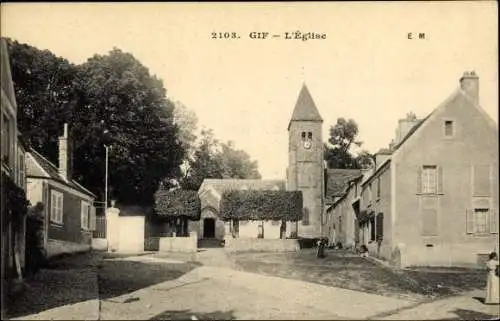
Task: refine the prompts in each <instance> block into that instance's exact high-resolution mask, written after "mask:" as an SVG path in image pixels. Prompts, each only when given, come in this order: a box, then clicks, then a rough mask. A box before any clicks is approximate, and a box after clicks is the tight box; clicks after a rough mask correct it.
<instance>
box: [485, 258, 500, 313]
mask: <svg viewBox="0 0 500 321" xmlns="http://www.w3.org/2000/svg"><path fill="white" fill-rule="evenodd" d="M486 268H487V269H488V282H487V284H486V298H485V300H484V303H486V304H499V303H500V299H499V296H498V292H499V287H500V284H499V283H498V282H499V281H498V256H497V253H496V252H492V253H491V254H490V256H489V260H488V262H486Z"/></svg>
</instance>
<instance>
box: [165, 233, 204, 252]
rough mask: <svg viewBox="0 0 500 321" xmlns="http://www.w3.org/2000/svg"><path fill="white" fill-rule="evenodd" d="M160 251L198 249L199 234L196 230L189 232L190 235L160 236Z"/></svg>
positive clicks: (193, 250) (192, 250)
mask: <svg viewBox="0 0 500 321" xmlns="http://www.w3.org/2000/svg"><path fill="white" fill-rule="evenodd" d="M159 251H160V252H187V253H196V252H197V251H198V236H197V233H196V232H191V233H189V237H177V236H174V237H160V248H159Z"/></svg>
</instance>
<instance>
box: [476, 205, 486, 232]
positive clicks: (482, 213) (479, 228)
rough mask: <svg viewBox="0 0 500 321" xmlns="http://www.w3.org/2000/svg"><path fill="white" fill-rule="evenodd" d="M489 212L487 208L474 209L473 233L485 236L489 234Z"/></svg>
mask: <svg viewBox="0 0 500 321" xmlns="http://www.w3.org/2000/svg"><path fill="white" fill-rule="evenodd" d="M489 218H490V211H489V209H487V208H475V209H474V233H477V234H485V233H489V232H490V220H489Z"/></svg>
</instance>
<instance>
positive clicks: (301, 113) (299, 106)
mask: <svg viewBox="0 0 500 321" xmlns="http://www.w3.org/2000/svg"><path fill="white" fill-rule="evenodd" d="M294 120H311V121H323V119H322V118H321V116H320V114H319V111H318V109H317V108H316V105H315V104H314V101H313V99H312V97H311V94H310V93H309V90H308V89H307V87H306V85H305V84H304V85H303V86H302V89H301V90H300V94H299V98H298V99H297V103H296V104H295V108H294V110H293V113H292V118H291V120H290V121H294Z"/></svg>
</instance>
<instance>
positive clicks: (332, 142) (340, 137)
mask: <svg viewBox="0 0 500 321" xmlns="http://www.w3.org/2000/svg"><path fill="white" fill-rule="evenodd" d="M358 133H359V129H358V124H357V123H356V122H355V121H354V120H353V119H349V120H346V119H345V118H338V119H337V123H336V124H335V125H334V126H331V127H330V137H329V139H328V143H327V144H325V155H324V159H325V160H326V162H327V164H328V167H329V168H359V165H358V163H357V162H356V158H355V157H354V156H353V154H352V147H353V145H354V146H357V147H361V145H362V144H363V142H361V141H359V140H357V139H356V138H357V136H358Z"/></svg>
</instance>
